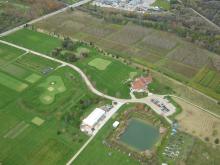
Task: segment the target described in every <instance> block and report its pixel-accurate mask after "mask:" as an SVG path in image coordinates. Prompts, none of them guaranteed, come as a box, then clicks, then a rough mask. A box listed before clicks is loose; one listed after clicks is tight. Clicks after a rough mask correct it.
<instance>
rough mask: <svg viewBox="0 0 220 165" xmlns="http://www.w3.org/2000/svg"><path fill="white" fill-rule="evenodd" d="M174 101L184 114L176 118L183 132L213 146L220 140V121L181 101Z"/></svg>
mask: <svg viewBox="0 0 220 165" xmlns="http://www.w3.org/2000/svg"><path fill="white" fill-rule="evenodd" d="M174 100H175V101H176V102H177V103H178V104H179V105H180V106H181V107H182V112H181V113H180V114H179V115H177V116H176V119H177V120H178V122H179V124H180V129H181V130H183V131H185V132H187V133H189V134H192V135H194V136H197V137H199V138H200V139H202V140H205V139H206V141H209V142H210V143H213V144H214V140H215V139H216V138H220V119H218V118H216V117H214V116H212V115H210V114H208V113H206V112H204V111H202V110H201V109H198V108H197V107H195V106H192V105H190V104H188V103H186V102H184V101H182V100H180V99H177V98H174ZM207 138H208V139H209V140H207Z"/></svg>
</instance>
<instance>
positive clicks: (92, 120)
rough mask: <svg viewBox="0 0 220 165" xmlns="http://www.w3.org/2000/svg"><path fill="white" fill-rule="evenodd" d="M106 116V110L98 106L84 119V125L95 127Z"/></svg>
mask: <svg viewBox="0 0 220 165" xmlns="http://www.w3.org/2000/svg"><path fill="white" fill-rule="evenodd" d="M104 116H105V111H104V110H102V109H100V108H96V109H95V110H94V111H93V112H92V113H90V115H89V116H87V117H86V118H85V119H84V120H83V122H82V125H83V126H86V127H89V128H91V129H93V128H94V127H95V126H96V124H97V123H98V122H99V121H100V120H102V118H103V117H104Z"/></svg>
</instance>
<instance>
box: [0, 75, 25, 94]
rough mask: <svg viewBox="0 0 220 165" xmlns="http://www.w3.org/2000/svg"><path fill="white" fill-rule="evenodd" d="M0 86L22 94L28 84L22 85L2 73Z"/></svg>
mask: <svg viewBox="0 0 220 165" xmlns="http://www.w3.org/2000/svg"><path fill="white" fill-rule="evenodd" d="M0 84H1V85H4V86H5V87H8V88H10V89H12V90H15V91H17V92H22V91H23V90H24V89H26V88H27V87H28V84H26V83H23V82H21V81H19V80H17V79H15V78H13V77H11V76H9V75H7V74H5V73H2V72H0Z"/></svg>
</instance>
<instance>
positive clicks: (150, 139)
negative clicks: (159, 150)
mask: <svg viewBox="0 0 220 165" xmlns="http://www.w3.org/2000/svg"><path fill="white" fill-rule="evenodd" d="M159 137H160V133H159V129H158V128H156V127H154V126H152V125H150V124H148V123H146V122H145V121H143V120H140V119H136V118H132V119H131V120H130V121H129V123H128V127H127V129H126V130H125V132H124V133H123V134H122V135H121V137H120V141H121V142H122V143H125V144H126V145H128V146H130V147H132V148H134V149H136V150H139V151H143V150H146V149H151V148H152V147H153V146H154V144H155V143H156V142H157V141H158V140H159Z"/></svg>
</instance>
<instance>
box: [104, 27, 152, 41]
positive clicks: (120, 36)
mask: <svg viewBox="0 0 220 165" xmlns="http://www.w3.org/2000/svg"><path fill="white" fill-rule="evenodd" d="M150 32H151V30H150V29H146V28H143V27H141V26H137V25H133V24H128V25H126V26H124V28H123V29H122V30H120V31H119V32H117V33H114V34H113V35H111V36H110V37H108V39H110V40H112V41H115V42H118V43H120V44H124V45H132V44H134V43H136V42H138V41H139V40H141V39H142V38H143V37H144V36H145V35H147V34H149V33H150Z"/></svg>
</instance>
